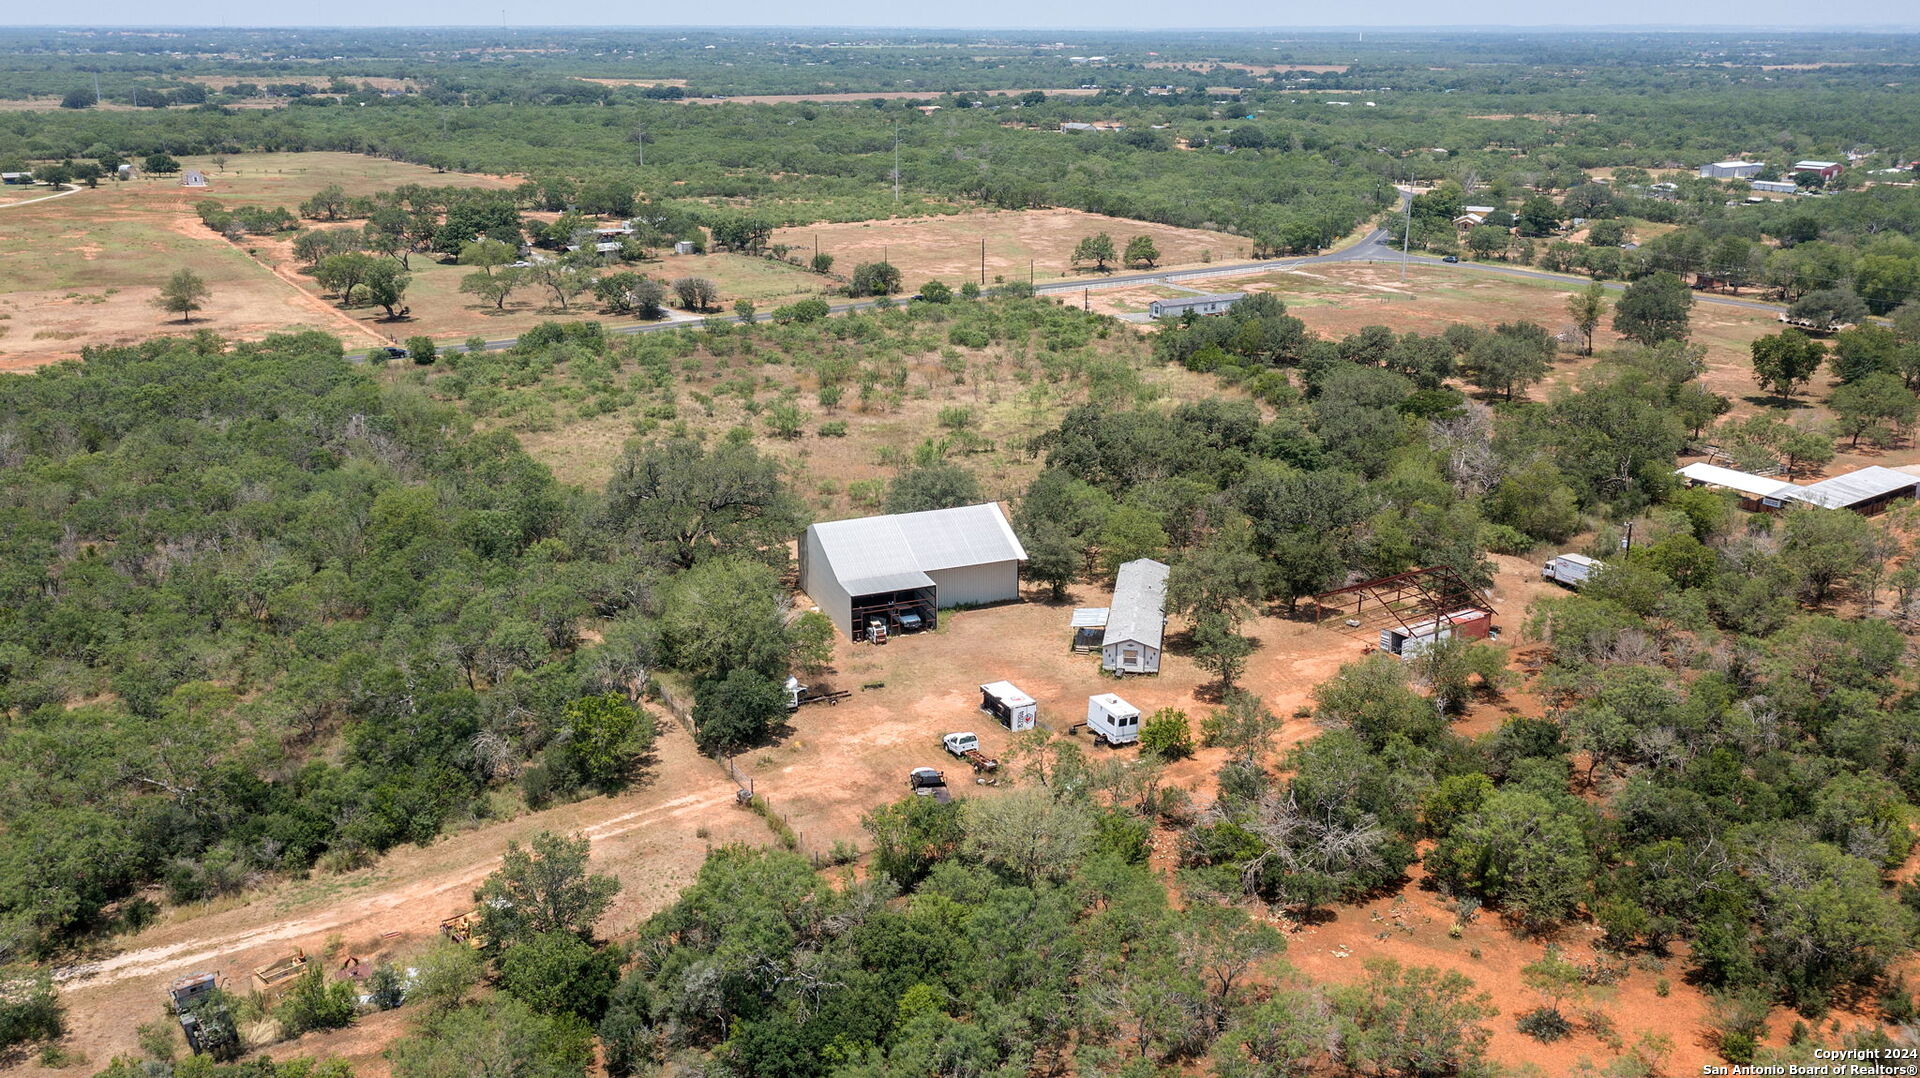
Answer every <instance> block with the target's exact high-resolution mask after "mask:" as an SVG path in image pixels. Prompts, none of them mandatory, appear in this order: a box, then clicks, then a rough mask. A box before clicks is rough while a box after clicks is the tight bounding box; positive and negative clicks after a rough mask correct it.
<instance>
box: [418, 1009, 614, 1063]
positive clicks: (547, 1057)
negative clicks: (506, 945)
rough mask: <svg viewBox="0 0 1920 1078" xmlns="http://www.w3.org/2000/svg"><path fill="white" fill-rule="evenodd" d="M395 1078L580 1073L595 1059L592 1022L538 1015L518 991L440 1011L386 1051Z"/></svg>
mask: <svg viewBox="0 0 1920 1078" xmlns="http://www.w3.org/2000/svg"><path fill="white" fill-rule="evenodd" d="M387 1058H388V1059H389V1060H391V1061H392V1065H393V1074H394V1078H452V1076H454V1075H495V1076H500V1078H507V1076H511V1078H580V1075H582V1074H584V1073H585V1072H586V1069H587V1067H588V1065H589V1064H591V1063H592V1062H593V1036H592V1033H591V1031H590V1030H589V1029H588V1027H587V1026H585V1025H583V1024H582V1023H579V1022H576V1021H570V1020H568V1019H565V1018H549V1017H545V1016H543V1015H539V1014H535V1013H534V1012H533V1010H532V1009H531V1008H529V1007H528V1006H527V1005H526V1004H525V1003H522V1002H521V1001H520V1000H518V999H516V998H514V997H513V996H508V995H501V996H494V997H492V998H490V999H488V1000H486V1001H484V1002H482V1003H478V1004H476V1005H474V1006H472V1007H462V1008H460V1009H458V1010H453V1011H448V1012H445V1013H443V1014H440V1015H437V1016H435V1017H433V1018H431V1019H429V1020H428V1021H427V1022H426V1023H424V1024H423V1025H422V1026H421V1028H420V1030H419V1031H418V1032H416V1033H413V1034H411V1035H409V1036H407V1037H403V1038H401V1039H400V1040H398V1041H395V1042H394V1044H393V1047H392V1048H390V1049H388V1050H387Z"/></svg>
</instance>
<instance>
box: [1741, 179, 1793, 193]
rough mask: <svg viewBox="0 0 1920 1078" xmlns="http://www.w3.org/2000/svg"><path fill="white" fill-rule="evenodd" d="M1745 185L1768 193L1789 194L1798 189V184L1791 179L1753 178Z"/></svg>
mask: <svg viewBox="0 0 1920 1078" xmlns="http://www.w3.org/2000/svg"><path fill="white" fill-rule="evenodd" d="M1747 186H1749V187H1751V188H1753V189H1754V190H1755V191H1765V192H1767V193H1768V194H1770V195H1791V194H1795V193H1797V192H1798V191H1799V190H1800V185H1799V184H1797V183H1794V182H1793V181H1792V180H1755V181H1753V182H1752V183H1750V184H1748V185H1747Z"/></svg>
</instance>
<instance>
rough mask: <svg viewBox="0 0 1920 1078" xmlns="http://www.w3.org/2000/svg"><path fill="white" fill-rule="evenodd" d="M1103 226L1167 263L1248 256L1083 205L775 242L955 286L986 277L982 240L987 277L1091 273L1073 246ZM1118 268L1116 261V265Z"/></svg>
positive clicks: (780, 234)
mask: <svg viewBox="0 0 1920 1078" xmlns="http://www.w3.org/2000/svg"><path fill="white" fill-rule="evenodd" d="M1098 232H1105V233H1106V234H1107V235H1109V236H1111V237H1112V238H1113V242H1114V246H1115V247H1116V248H1125V246H1126V243H1127V239H1128V238H1129V237H1132V236H1151V237H1153V242H1154V244H1155V245H1156V246H1158V247H1159V248H1160V265H1161V266H1163V267H1176V266H1187V267H1193V266H1199V265H1202V264H1204V263H1206V262H1209V261H1212V262H1225V261H1229V260H1232V259H1236V258H1242V257H1244V256H1245V255H1246V252H1247V247H1248V241H1247V239H1246V238H1245V237H1242V236H1230V235H1228V234H1227V233H1224V232H1208V231H1204V230H1201V229H1191V228H1174V227H1172V226H1171V225H1156V224H1149V223H1147V222H1144V221H1129V220H1123V219H1121V218H1118V217H1105V216H1102V215H1100V214H1095V213H1082V212H1080V211H1079V210H1057V209H1056V210H1019V211H1015V210H1006V211H1000V212H993V213H966V214H956V215H953V216H948V217H912V218H900V219H895V220H887V221H859V222H853V223H848V224H821V225H806V226H804V227H800V228H783V229H780V230H779V231H777V232H775V233H774V236H773V240H774V242H775V243H784V244H788V245H789V246H791V247H793V248H794V249H795V250H798V251H802V252H806V253H810V252H812V250H813V249H814V245H815V244H816V243H818V245H819V249H820V251H821V252H823V253H825V254H830V255H832V256H833V257H834V266H833V268H834V270H835V272H838V273H842V274H845V273H851V272H852V271H853V267H854V266H856V265H858V264H859V263H862V262H879V261H889V262H892V263H893V264H894V265H896V266H898V267H900V272H901V274H902V275H903V276H904V277H905V279H906V287H907V288H908V289H909V290H912V289H916V288H918V287H919V286H920V285H922V284H925V283H926V282H927V281H930V280H934V279H939V280H943V281H945V282H946V283H947V284H949V285H952V286H954V287H956V288H957V287H959V286H960V284H961V283H962V282H964V281H974V282H976V283H978V282H979V280H980V276H981V273H980V264H981V248H980V244H981V241H982V240H985V241H986V283H987V284H988V285H992V284H994V283H996V282H998V281H1003V280H1005V281H1024V280H1026V279H1027V274H1028V269H1029V266H1030V265H1031V269H1032V273H1033V279H1034V280H1035V281H1054V280H1059V279H1061V278H1078V277H1086V278H1087V279H1088V280H1089V281H1097V280H1099V275H1098V274H1095V273H1093V272H1092V271H1091V269H1090V268H1089V269H1086V270H1076V269H1074V267H1073V265H1072V264H1071V260H1072V257H1073V248H1074V246H1075V245H1076V244H1078V243H1079V242H1080V241H1081V240H1083V239H1085V238H1086V237H1088V236H1091V235H1094V234H1095V233H1098ZM1116 268H1117V267H1116Z"/></svg>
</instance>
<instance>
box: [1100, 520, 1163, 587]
mask: <svg viewBox="0 0 1920 1078" xmlns="http://www.w3.org/2000/svg"><path fill="white" fill-rule="evenodd" d="M1095 543H1096V545H1097V546H1098V547H1099V549H1100V571H1101V572H1103V573H1105V574H1106V575H1108V576H1112V575H1113V574H1114V573H1115V572H1117V571H1118V570H1119V568H1120V566H1122V565H1124V564H1126V563H1127V562H1130V561H1135V560H1137V559H1140V558H1161V557H1165V556H1166V550H1167V543H1168V539H1167V531H1166V529H1165V528H1164V527H1162V526H1161V522H1160V514H1158V513H1155V512H1154V511H1153V510H1151V509H1148V508H1147V507H1146V506H1143V505H1139V504H1137V503H1134V502H1122V503H1121V504H1120V505H1118V506H1115V507H1114V510H1113V512H1111V513H1108V514H1107V519H1106V520H1105V522H1103V523H1102V524H1101V526H1100V532H1099V535H1098V537H1097V538H1096V539H1095Z"/></svg>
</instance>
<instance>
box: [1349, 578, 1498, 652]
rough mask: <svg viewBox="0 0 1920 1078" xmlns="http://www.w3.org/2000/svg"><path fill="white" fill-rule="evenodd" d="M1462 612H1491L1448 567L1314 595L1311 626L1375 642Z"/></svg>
mask: <svg viewBox="0 0 1920 1078" xmlns="http://www.w3.org/2000/svg"><path fill="white" fill-rule="evenodd" d="M1462 610H1483V611H1485V612H1486V613H1487V614H1488V616H1492V614H1493V604H1492V603H1489V602H1488V601H1487V597H1486V596H1485V595H1483V594H1481V592H1480V589H1478V588H1476V587H1474V586H1473V585H1472V584H1469V583H1467V582H1466V581H1465V580H1463V579H1461V577H1460V574H1458V573H1456V572H1454V571H1453V570H1452V569H1449V568H1446V567H1445V566H1435V567H1432V568H1427V569H1415V570H1412V571H1411V572H1405V573H1396V574H1394V575H1393V576H1383V577H1377V578H1375V579H1373V580H1362V581H1360V582H1359V583H1358V584H1349V585H1347V586H1346V587H1344V588H1335V589H1333V590H1332V591H1323V592H1321V593H1320V594H1318V595H1316V596H1314V597H1313V622H1314V624H1315V625H1324V624H1326V623H1327V622H1328V621H1329V620H1332V621H1333V622H1334V625H1333V627H1334V628H1335V629H1337V630H1339V631H1340V632H1343V633H1345V634H1347V635H1348V636H1353V637H1360V638H1371V637H1374V636H1377V635H1378V634H1379V632H1380V630H1382V629H1392V630H1393V631H1395V632H1397V633H1404V634H1407V635H1412V633H1413V628H1414V626H1416V625H1421V624H1425V623H1430V622H1435V621H1440V620H1442V619H1444V618H1446V617H1448V616H1449V615H1452V614H1456V613H1459V612H1460V611H1462Z"/></svg>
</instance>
